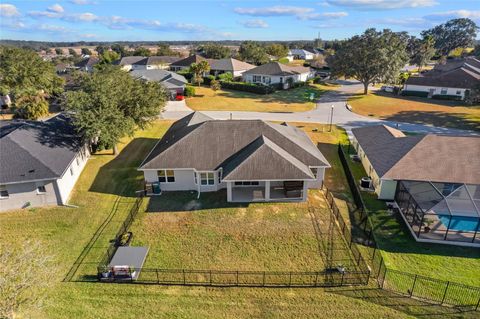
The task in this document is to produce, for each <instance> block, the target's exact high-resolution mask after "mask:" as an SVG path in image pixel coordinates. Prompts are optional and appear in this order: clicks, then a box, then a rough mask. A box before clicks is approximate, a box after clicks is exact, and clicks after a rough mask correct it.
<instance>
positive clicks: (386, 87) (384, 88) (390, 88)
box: [380, 85, 395, 93]
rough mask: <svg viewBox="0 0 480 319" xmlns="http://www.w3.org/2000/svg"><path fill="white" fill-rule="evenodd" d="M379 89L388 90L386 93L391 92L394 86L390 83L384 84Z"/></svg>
mask: <svg viewBox="0 0 480 319" xmlns="http://www.w3.org/2000/svg"><path fill="white" fill-rule="evenodd" d="M380 90H382V91H384V92H388V93H393V92H394V90H395V87H394V86H391V85H384V86H382V87H381V88H380Z"/></svg>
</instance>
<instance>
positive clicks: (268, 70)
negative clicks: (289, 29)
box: [242, 62, 314, 85]
mask: <svg viewBox="0 0 480 319" xmlns="http://www.w3.org/2000/svg"><path fill="white" fill-rule="evenodd" d="M313 76H314V74H313V72H311V70H310V68H306V67H303V66H290V65H286V64H283V63H279V62H270V63H267V64H262V65H260V66H257V67H256V68H253V69H250V70H248V71H245V72H244V73H243V75H242V77H243V80H244V81H245V82H249V83H259V84H266V85H269V84H276V83H279V84H288V83H289V81H293V82H294V83H295V82H305V81H307V80H308V79H311V78H312V77H313Z"/></svg>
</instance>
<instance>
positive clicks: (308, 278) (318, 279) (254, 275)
mask: <svg viewBox="0 0 480 319" xmlns="http://www.w3.org/2000/svg"><path fill="white" fill-rule="evenodd" d="M135 272H138V274H137V275H138V278H137V279H133V277H134V276H135ZM105 281H111V282H115V283H134V284H157V285H184V286H237V287H339V286H357V285H366V284H367V283H368V278H367V281H365V273H363V272H356V271H349V272H343V273H341V272H329V271H318V272H300V271H283V272H281V271H228V270H191V269H156V268H132V269H130V275H129V276H125V275H122V276H118V277H115V276H112V277H110V278H108V279H106V280H105Z"/></svg>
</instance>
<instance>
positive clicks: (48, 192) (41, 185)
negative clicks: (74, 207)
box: [0, 114, 89, 211]
mask: <svg viewBox="0 0 480 319" xmlns="http://www.w3.org/2000/svg"><path fill="white" fill-rule="evenodd" d="M88 157H89V150H88V147H87V145H86V144H85V143H83V140H82V139H81V138H80V137H79V136H78V134H77V133H76V132H75V129H74V127H73V125H72V124H71V120H70V118H69V117H68V116H66V115H63V114H61V115H57V116H55V117H53V118H51V119H49V120H47V121H44V122H42V121H18V122H17V121H12V122H1V126H0V163H1V165H0V211H4V210H9V209H18V208H22V207H28V206H33V207H34V206H43V205H63V204H66V203H67V201H68V197H69V195H70V192H71V190H72V189H73V186H74V185H75V182H76V181H77V179H78V177H79V176H80V173H81V172H82V170H83V168H84V166H85V164H86V162H87V159H88Z"/></svg>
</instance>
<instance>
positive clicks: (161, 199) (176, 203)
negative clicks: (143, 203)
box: [146, 189, 249, 213]
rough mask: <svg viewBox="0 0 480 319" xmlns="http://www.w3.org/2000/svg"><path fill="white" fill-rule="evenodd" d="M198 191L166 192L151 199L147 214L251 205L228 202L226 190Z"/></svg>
mask: <svg viewBox="0 0 480 319" xmlns="http://www.w3.org/2000/svg"><path fill="white" fill-rule="evenodd" d="M197 197H198V194H197V192H196V191H183V192H164V193H163V194H162V195H160V196H152V197H150V198H149V202H148V206H147V209H146V212H147V213H162V212H184V211H200V210H209V209H221V208H229V207H230V208H235V207H238V208H240V207H248V205H249V203H229V202H227V200H226V199H227V191H226V190H225V189H223V190H219V191H217V192H208V193H201V194H200V198H197Z"/></svg>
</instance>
